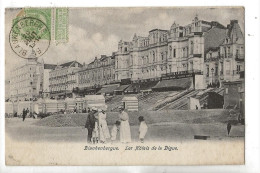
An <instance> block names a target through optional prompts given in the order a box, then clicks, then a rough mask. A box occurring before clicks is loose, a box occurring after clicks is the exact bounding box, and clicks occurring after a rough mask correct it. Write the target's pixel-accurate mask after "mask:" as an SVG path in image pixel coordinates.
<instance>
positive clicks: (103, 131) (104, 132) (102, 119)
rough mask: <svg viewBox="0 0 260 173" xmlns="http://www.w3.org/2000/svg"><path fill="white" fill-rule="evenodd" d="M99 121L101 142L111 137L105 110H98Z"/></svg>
mask: <svg viewBox="0 0 260 173" xmlns="http://www.w3.org/2000/svg"><path fill="white" fill-rule="evenodd" d="M98 112H99V113H98V121H99V136H100V139H99V140H100V142H101V143H105V142H106V140H107V139H109V138H110V133H109V129H108V127H107V120H106V117H107V115H106V113H105V110H104V109H103V110H101V109H99V110H98Z"/></svg>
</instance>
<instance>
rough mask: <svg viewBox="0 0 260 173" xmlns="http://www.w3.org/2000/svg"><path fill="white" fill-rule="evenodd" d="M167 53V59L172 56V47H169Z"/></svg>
mask: <svg viewBox="0 0 260 173" xmlns="http://www.w3.org/2000/svg"><path fill="white" fill-rule="evenodd" d="M169 52H170V54H169V57H171V56H172V47H171V46H169Z"/></svg>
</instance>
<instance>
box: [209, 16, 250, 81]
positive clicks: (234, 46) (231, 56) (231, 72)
mask: <svg viewBox="0 0 260 173" xmlns="http://www.w3.org/2000/svg"><path fill="white" fill-rule="evenodd" d="M221 40H222V41H221V42H220V43H219V45H218V46H217V47H212V48H210V49H209V50H208V52H207V53H206V59H205V72H206V76H205V79H206V84H216V83H219V84H220V85H222V83H223V81H236V80H238V79H239V78H240V73H241V72H243V71H244V70H245V64H244V60H245V53H244V51H245V50H244V36H243V33H242V31H241V28H240V26H239V24H238V21H237V20H231V22H230V24H229V25H228V26H227V29H226V32H225V34H223V35H221Z"/></svg>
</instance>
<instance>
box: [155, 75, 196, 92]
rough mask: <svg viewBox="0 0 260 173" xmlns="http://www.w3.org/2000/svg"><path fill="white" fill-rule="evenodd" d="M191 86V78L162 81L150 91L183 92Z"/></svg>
mask: <svg viewBox="0 0 260 173" xmlns="http://www.w3.org/2000/svg"><path fill="white" fill-rule="evenodd" d="M191 85H192V78H182V79H171V80H162V81H160V82H159V83H158V84H157V85H156V86H154V87H153V88H152V90H154V91H159V90H160V91H162V90H164V91H165V90H167V91H169V90H171V91H174V90H184V89H188V88H190V87H191Z"/></svg>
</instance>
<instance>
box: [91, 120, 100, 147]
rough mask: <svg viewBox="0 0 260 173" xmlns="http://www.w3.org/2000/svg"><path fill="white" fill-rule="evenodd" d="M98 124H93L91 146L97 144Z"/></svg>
mask: <svg viewBox="0 0 260 173" xmlns="http://www.w3.org/2000/svg"><path fill="white" fill-rule="evenodd" d="M98 135H99V133H98V122H97V121H96V122H95V128H94V129H93V131H92V138H91V142H92V144H97V143H98Z"/></svg>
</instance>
